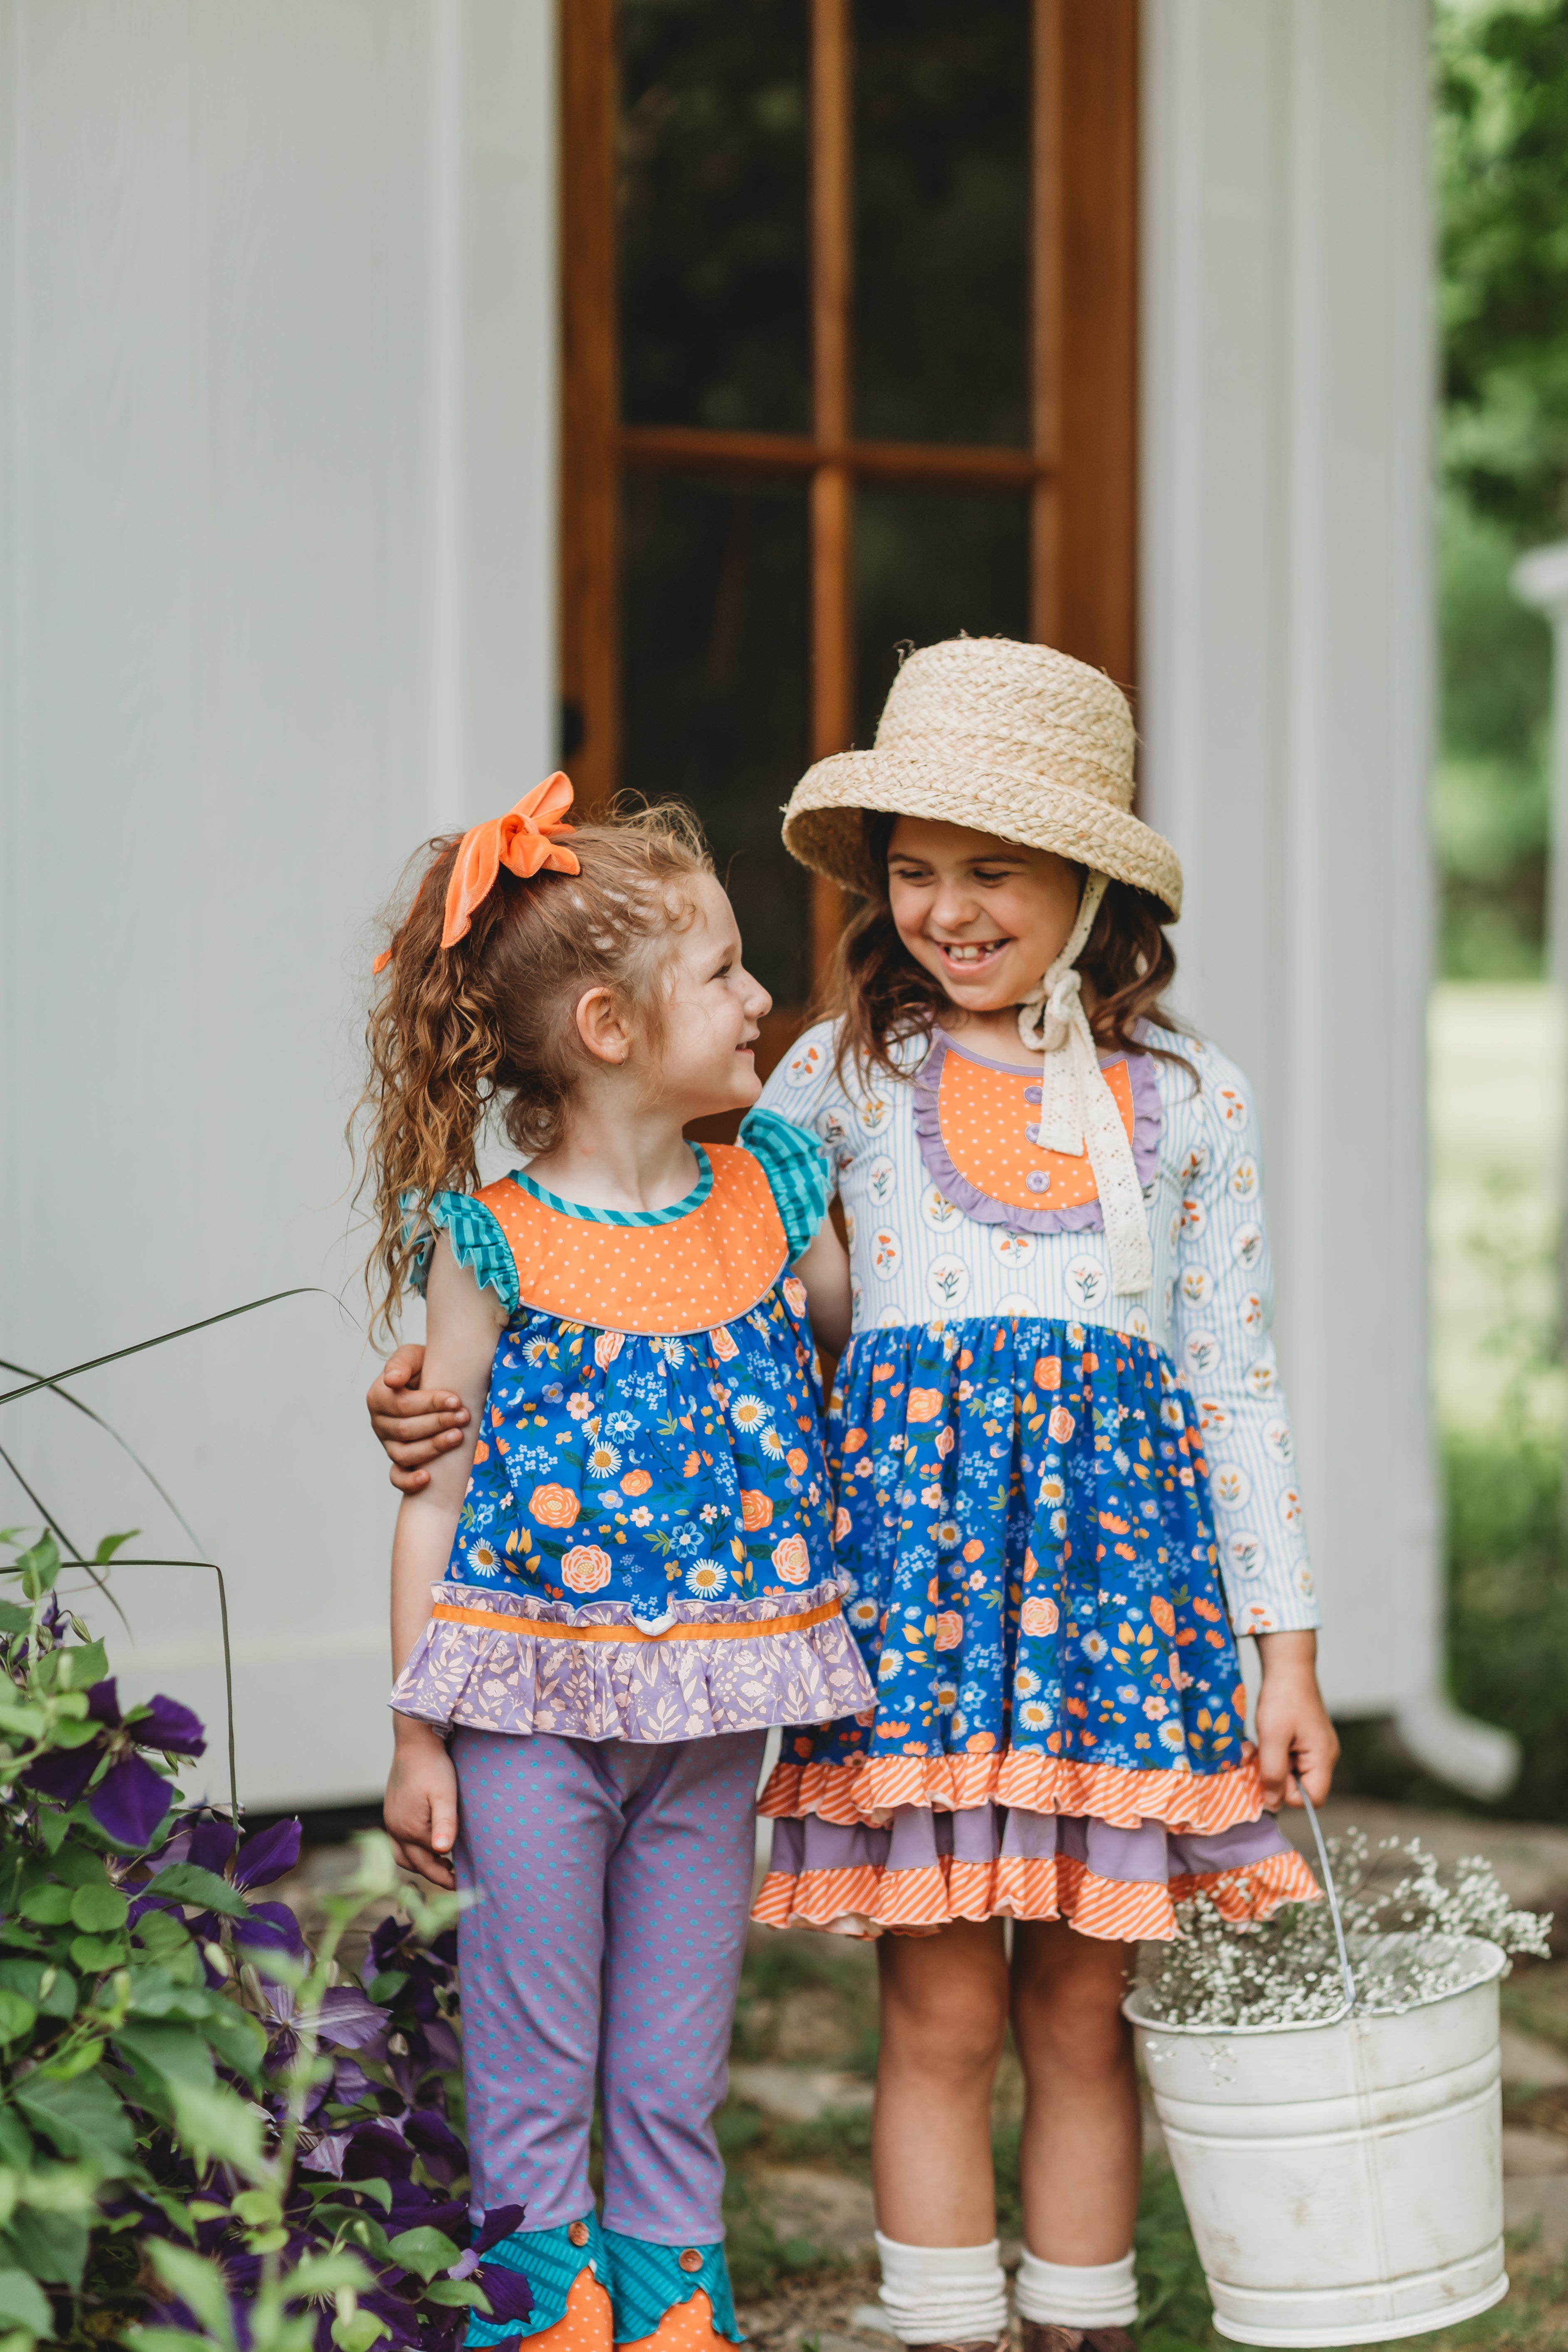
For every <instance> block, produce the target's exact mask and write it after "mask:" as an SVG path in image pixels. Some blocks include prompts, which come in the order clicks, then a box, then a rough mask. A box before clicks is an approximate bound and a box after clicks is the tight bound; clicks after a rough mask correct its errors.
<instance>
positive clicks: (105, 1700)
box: [22, 1675, 207, 1847]
mask: <svg viewBox="0 0 1568 2352" xmlns="http://www.w3.org/2000/svg"><path fill="white" fill-rule="evenodd" d="M87 1712H88V1720H89V1722H92V1723H97V1724H98V1725H100V1727H101V1728H100V1731H99V1732H98V1735H97V1737H96V1738H92V1739H89V1740H88V1741H86V1742H84V1744H83V1745H82V1746H81V1747H80V1748H57V1749H56V1750H55V1751H54V1753H53V1754H52V1755H48V1756H40V1757H39V1759H38V1760H37V1763H36V1764H33V1765H30V1766H29V1767H28V1769H27V1770H26V1772H25V1773H24V1774H23V1776H22V1777H23V1780H24V1782H25V1784H26V1787H28V1788H29V1789H33V1790H37V1793H38V1795H40V1796H43V1797H53V1798H54V1799H55V1801H56V1802H57V1803H58V1804H61V1805H74V1804H76V1803H77V1802H78V1801H79V1799H80V1798H81V1797H82V1796H83V1795H84V1794H85V1793H86V1790H87V1786H88V1783H89V1780H91V1779H92V1776H93V1774H94V1773H95V1772H96V1771H97V1769H98V1768H99V1765H100V1762H101V1761H102V1759H104V1757H106V1756H107V1757H108V1758H109V1759H110V1764H109V1769H108V1771H107V1772H106V1773H105V1774H104V1776H103V1778H102V1780H100V1781H99V1783H98V1785H97V1787H96V1788H95V1789H94V1790H93V1791H92V1794H91V1795H90V1796H89V1798H88V1811H89V1813H90V1814H91V1815H92V1817H93V1820H94V1821H95V1822H97V1823H98V1825H99V1827H100V1830H103V1831H105V1832H107V1834H108V1835H109V1836H110V1837H111V1838H113V1839H114V1840H115V1842H116V1843H117V1844H120V1845H129V1846H138V1847H140V1846H145V1845H146V1844H147V1843H149V1841H150V1840H151V1838H152V1836H153V1832H154V1831H155V1830H156V1829H157V1827H158V1824H159V1822H161V1821H162V1820H163V1816H164V1814H165V1813H166V1812H167V1811H168V1810H169V1807H170V1805H171V1804H172V1803H173V1801H174V1793H175V1792H174V1789H173V1787H172V1786H171V1784H170V1783H169V1782H168V1781H167V1780H164V1778H163V1774H162V1773H161V1772H155V1771H154V1770H153V1767H152V1765H151V1764H149V1763H148V1761H147V1759H146V1758H145V1757H144V1756H142V1754H140V1753H139V1750H140V1749H142V1748H154V1749H157V1750H159V1751H161V1752H162V1753H163V1754H165V1755H172V1756H200V1755H203V1754H204V1753H205V1749H206V1744H207V1742H206V1733H205V1729H204V1728H203V1727H202V1724H201V1723H200V1721H199V1720H198V1719H197V1717H195V1716H194V1715H193V1714H192V1713H191V1710H190V1708H189V1707H188V1706H181V1705H180V1703H179V1701H178V1700H177V1699H173V1698H164V1697H163V1696H158V1697H156V1698H154V1699H153V1700H151V1701H150V1702H149V1704H148V1705H147V1706H136V1707H132V1709H131V1711H130V1713H129V1714H128V1715H122V1714H121V1708H120V1700H119V1697H118V1695H117V1693H116V1689H115V1684H114V1678H113V1676H112V1675H111V1676H110V1679H109V1680H108V1681H107V1682H101V1683H94V1685H93V1686H92V1688H91V1689H90V1690H89V1693H88V1695H87Z"/></svg>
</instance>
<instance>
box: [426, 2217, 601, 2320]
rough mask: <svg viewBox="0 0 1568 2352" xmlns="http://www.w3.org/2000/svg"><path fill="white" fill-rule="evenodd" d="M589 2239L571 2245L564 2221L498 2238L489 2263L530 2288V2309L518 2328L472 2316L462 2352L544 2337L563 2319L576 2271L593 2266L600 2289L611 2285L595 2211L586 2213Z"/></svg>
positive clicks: (574, 2225) (474, 2313) (571, 2227)
mask: <svg viewBox="0 0 1568 2352" xmlns="http://www.w3.org/2000/svg"><path fill="white" fill-rule="evenodd" d="M583 2221H584V2223H585V2224H586V2226H587V2232H588V2234H587V2236H586V2237H585V2238H584V2241H583V2243H582V2244H581V2245H580V2246H578V2245H574V2244H573V2242H572V2239H571V2237H570V2235H569V2234H568V2231H569V2229H576V2228H577V2227H578V2226H579V2225H578V2224H577V2223H576V2222H572V2223H570V2224H567V2223H565V2222H563V2223H562V2225H561V2227H560V2228H559V2229H557V2230H514V2231H512V2233H511V2235H510V2238H502V2239H501V2240H500V2243H499V2244H498V2245H494V2246H492V2247H491V2248H490V2250H489V2253H488V2254H486V2256H485V2260H486V2262H487V2263H500V2264H501V2266H502V2268H503V2269H505V2270H509V2271H521V2273H522V2274H523V2276H524V2278H525V2279H526V2280H527V2281H528V2284H529V2285H530V2286H531V2288H532V2290H533V2309H532V2310H531V2312H530V2314H529V2315H528V2317H527V2319H526V2320H524V2321H523V2322H522V2323H521V2325H520V2324H519V2323H518V2322H517V2321H516V2320H511V2321H505V2322H503V2321H500V2320H493V2319H487V2318H486V2317H485V2316H484V2315H483V2313H482V2312H478V2311H476V2312H472V2313H470V2315H469V2317H468V2334H467V2336H465V2337H464V2338H463V2343H464V2347H465V2352H481V2347H488V2346H489V2345H492V2344H515V2343H517V2342H519V2341H520V2340H521V2341H523V2342H526V2341H527V2339H528V2337H529V2336H542V2335H543V2333H544V2331H545V2329H546V2328H547V2327H553V2326H554V2325H555V2323H556V2321H557V2320H558V2319H563V2318H564V2317H565V2315H566V2298H567V2296H568V2295H569V2294H571V2292H572V2289H573V2287H574V2285H575V2284H576V2282H577V2279H578V2277H579V2275H580V2273H582V2272H584V2271H585V2270H587V2269H588V2268H589V2266H590V2265H592V2267H593V2272H594V2275H595V2278H596V2279H598V2280H599V2282H600V2283H601V2284H602V2285H604V2286H605V2287H608V2286H609V2284H610V2263H609V2257H608V2254H607V2252H606V2250H605V2233H604V2231H602V2230H601V2229H600V2227H599V2217H598V2215H597V2214H596V2213H593V2212H589V2213H584V2216H583Z"/></svg>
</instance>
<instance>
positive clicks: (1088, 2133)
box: [884, 1920, 1142, 2264]
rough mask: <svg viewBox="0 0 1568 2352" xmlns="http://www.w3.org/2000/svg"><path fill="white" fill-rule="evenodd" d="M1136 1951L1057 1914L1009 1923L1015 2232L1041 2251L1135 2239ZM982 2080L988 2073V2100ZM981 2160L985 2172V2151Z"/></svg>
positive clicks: (1043, 2254) (1096, 2254) (1045, 2254)
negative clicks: (1018, 2130) (1018, 2212)
mask: <svg viewBox="0 0 1568 2352" xmlns="http://www.w3.org/2000/svg"><path fill="white" fill-rule="evenodd" d="M948 1933H950V1934H951V1933H952V1930H951V1929H949V1930H948ZM885 1940H886V1939H885ZM1133 1957H1134V1952H1133V1947H1132V1946H1131V1944H1111V1943H1106V1942H1103V1941H1101V1940H1100V1938H1098V1937H1093V1936H1080V1935H1079V1934H1078V1933H1077V1931H1076V1930H1075V1929H1074V1928H1071V1927H1067V1926H1066V1925H1065V1924H1064V1923H1062V1922H1061V1921H1059V1920H1054V1921H1050V1922H1046V1921H1038V1920H1020V1921H1018V1922H1017V1923H1016V1926H1015V1927H1014V1929H1013V1971H1012V1974H1013V1986H1012V1991H1013V2000H1012V2012H1013V2032H1014V2036H1015V2039H1016V2042H1017V2045H1018V2057H1019V2061H1020V2063H1021V2064H1022V2066H1023V2069H1024V2080H1025V2084H1026V2094H1025V2107H1024V2133H1023V2140H1022V2144H1021V2147H1020V2149H1019V2169H1020V2173H1021V2176H1022V2186H1023V2196H1024V2231H1025V2238H1026V2243H1027V2244H1028V2246H1029V2249H1030V2251H1031V2252H1033V2253H1036V2254H1037V2255H1038V2256H1039V2257H1040V2259H1041V2260H1042V2261H1043V2262H1047V2263H1075V2264H1077V2263H1084V2264H1087V2263H1114V2262H1119V2261H1120V2260H1121V2257H1122V2255H1124V2254H1125V2253H1126V2252H1127V2249H1128V2248H1129V2246H1130V2245H1131V2243H1132V2224H1133V2222H1134V2221H1135V2220H1136V2218H1137V2213H1138V2183H1139V2175H1140V2172H1141V2169H1142V2129H1141V2125H1140V2116H1139V2107H1138V2078H1137V2074H1136V2073H1135V2071H1134V2068H1133V2063H1132V2029H1131V2026H1130V2025H1129V2024H1128V2022H1127V2021H1126V2019H1125V2018H1124V2017H1123V2016H1122V2014H1121V2002H1122V2001H1123V2000H1124V1999H1125V1998H1126V1993H1127V1981H1128V1977H1129V1975H1130V1973H1131V1968H1132V1963H1133ZM884 1999H886V1994H885V1993H884ZM989 2089H990V2075H989V2074H987V2076H986V2092H987V2103H989ZM984 2161H985V2164H986V2171H987V2174H988V2175H989V2169H990V2167H989V2151H987V2152H986V2157H985V2158H984ZM884 2226H886V2225H885V2224H884ZM921 2242H922V2243H927V2244H930V2243H934V2242H935V2241H934V2240H923V2241H921Z"/></svg>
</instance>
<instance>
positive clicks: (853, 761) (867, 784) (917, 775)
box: [784, 751, 1182, 916]
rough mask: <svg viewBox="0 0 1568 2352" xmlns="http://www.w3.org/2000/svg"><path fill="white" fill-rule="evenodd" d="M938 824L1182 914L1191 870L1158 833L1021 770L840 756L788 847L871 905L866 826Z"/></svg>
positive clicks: (812, 790)
mask: <svg viewBox="0 0 1568 2352" xmlns="http://www.w3.org/2000/svg"><path fill="white" fill-rule="evenodd" d="M868 812H869V813H872V814H876V813H880V814H885V815H889V816H924V817H933V818H937V819H939V820H942V821H943V822H945V823H947V824H963V825H972V826H973V827H974V829H975V830H976V831H977V832H980V833H990V834H994V835H997V836H998V838H1000V839H1001V840H1003V841H1016V842H1018V843H1020V844H1021V845H1023V846H1025V847H1026V848H1029V849H1049V850H1052V851H1054V852H1055V854H1056V855H1057V856H1058V857H1070V858H1071V859H1072V860H1073V862H1074V864H1075V865H1079V866H1089V867H1090V868H1091V869H1092V870H1093V871H1094V872H1095V873H1097V874H1109V875H1110V877H1111V879H1112V881H1116V882H1129V883H1131V885H1132V886H1133V887H1134V888H1136V889H1139V890H1148V891H1152V894H1153V896H1154V897H1155V898H1158V899H1160V900H1161V902H1162V903H1163V905H1164V906H1165V907H1167V908H1169V909H1170V912H1171V914H1172V915H1173V916H1177V915H1179V914H1180V913H1181V911H1182V862H1181V860H1180V858H1179V857H1178V856H1176V853H1175V851H1174V850H1173V848H1172V846H1171V845H1170V843H1169V842H1168V841H1166V840H1165V839H1164V838H1163V836H1162V835H1160V834H1157V833H1156V832H1155V831H1154V829H1153V827H1152V825H1147V824H1144V823H1143V822H1142V819H1141V818H1140V817H1135V816H1132V815H1131V814H1129V813H1128V812H1127V811H1126V810H1125V809H1119V808H1111V807H1110V806H1108V805H1107V803H1105V802H1103V801H1101V800H1098V799H1096V798H1095V797H1094V795H1093V794H1092V793H1086V792H1083V791H1081V790H1075V789H1074V787H1073V786H1071V785H1069V784H1057V783H1052V782H1050V781H1049V780H1048V779H1047V778H1043V777H1040V776H1038V775H1020V774H1018V772H1016V770H1011V769H1006V768H991V767H984V766H980V765H972V764H970V763H969V762H967V761H965V762H964V763H963V766H962V768H959V767H957V766H955V765H952V764H949V763H948V762H946V761H943V762H942V763H940V764H939V763H938V762H936V761H929V760H923V759H921V758H919V757H914V756H908V755H903V754H900V753H899V752H897V751H837V752H835V754H834V755H833V757H832V758H831V759H827V760H819V761H817V763H816V766H815V767H814V768H810V769H808V770H807V772H806V773H805V775H804V776H803V777H802V778H801V780H800V782H799V783H798V784H797V785H796V786H795V791H794V792H793V793H791V795H790V800H789V806H788V807H787V808H786V809H785V811H784V847H785V848H786V849H787V850H788V851H789V853H790V855H791V856H792V857H797V858H798V859H799V860H800V863H801V864H802V865H803V866H810V867H811V869H812V871H813V872H814V873H816V874H826V875H828V876H829V877H831V878H832V880H834V881H835V882H840V883H842V884H843V885H844V887H845V888H846V889H848V890H854V891H857V892H858V893H859V894H860V895H861V896H862V897H866V896H869V895H872V894H874V893H875V892H876V891H877V890H878V889H879V887H880V877H879V876H877V875H874V874H872V873H871V872H870V871H869V870H868V866H867V863H866V850H865V835H864V828H863V826H862V824H861V822H860V820H861V818H862V816H863V815H864V814H867V813H868Z"/></svg>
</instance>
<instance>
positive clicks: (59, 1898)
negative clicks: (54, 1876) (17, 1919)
mask: <svg viewBox="0 0 1568 2352" xmlns="http://www.w3.org/2000/svg"><path fill="white" fill-rule="evenodd" d="M17 1908H18V1909H19V1910H20V1912H21V1914H22V1916H23V1918H24V1919H36V1920H37V1923H38V1925H39V1927H64V1926H65V1924H66V1922H67V1920H68V1918H69V1917H70V1915H71V1890H70V1888H69V1887H68V1886H59V1885H55V1884H54V1883H53V1882H52V1881H50V1882H48V1883H47V1884H46V1885H42V1886H32V1887H29V1888H28V1889H27V1891H26V1894H25V1895H23V1897H22V1900H21V1902H20V1904H19V1905H18V1906H17Z"/></svg>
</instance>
